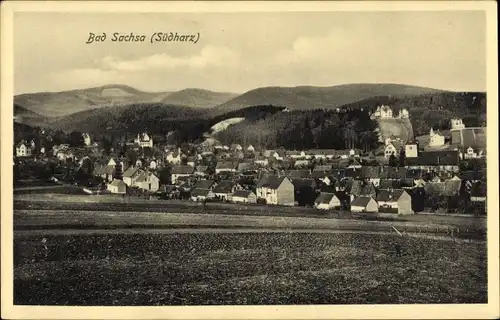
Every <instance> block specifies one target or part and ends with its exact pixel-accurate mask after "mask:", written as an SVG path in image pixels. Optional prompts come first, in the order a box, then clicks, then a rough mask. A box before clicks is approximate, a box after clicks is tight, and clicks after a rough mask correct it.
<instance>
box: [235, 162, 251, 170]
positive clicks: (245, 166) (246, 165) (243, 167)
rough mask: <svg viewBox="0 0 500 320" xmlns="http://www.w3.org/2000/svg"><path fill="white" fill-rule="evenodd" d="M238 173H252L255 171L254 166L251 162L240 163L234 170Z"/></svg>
mask: <svg viewBox="0 0 500 320" xmlns="http://www.w3.org/2000/svg"><path fill="white" fill-rule="evenodd" d="M236 170H237V171H238V172H245V171H253V170H256V165H255V163H253V162H241V163H239V164H238V168H237V169H236Z"/></svg>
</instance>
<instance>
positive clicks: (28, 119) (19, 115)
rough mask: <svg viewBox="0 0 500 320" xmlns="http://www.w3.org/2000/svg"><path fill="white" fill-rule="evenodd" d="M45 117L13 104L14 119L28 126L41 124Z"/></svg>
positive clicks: (43, 122)
mask: <svg viewBox="0 0 500 320" xmlns="http://www.w3.org/2000/svg"><path fill="white" fill-rule="evenodd" d="M46 120H47V118H46V117H44V116H42V115H39V114H38V113H36V112H33V111H31V110H28V109H26V108H23V107H21V106H19V105H17V104H14V121H15V122H17V123H23V124H26V125H30V126H43V125H44V124H45V122H46Z"/></svg>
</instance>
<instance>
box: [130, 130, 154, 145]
mask: <svg viewBox="0 0 500 320" xmlns="http://www.w3.org/2000/svg"><path fill="white" fill-rule="evenodd" d="M134 143H135V144H137V145H139V146H140V147H141V148H152V147H153V138H151V137H149V135H148V134H147V133H139V134H138V135H137V137H136V138H135V139H134Z"/></svg>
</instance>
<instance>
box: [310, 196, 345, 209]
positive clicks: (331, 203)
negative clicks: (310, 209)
mask: <svg viewBox="0 0 500 320" xmlns="http://www.w3.org/2000/svg"><path fill="white" fill-rule="evenodd" d="M314 207H315V208H316V209H322V210H329V209H336V208H340V207H341V203H340V200H339V198H337V196H336V195H335V194H334V193H330V192H321V193H320V194H319V196H318V197H317V198H316V200H315V201H314Z"/></svg>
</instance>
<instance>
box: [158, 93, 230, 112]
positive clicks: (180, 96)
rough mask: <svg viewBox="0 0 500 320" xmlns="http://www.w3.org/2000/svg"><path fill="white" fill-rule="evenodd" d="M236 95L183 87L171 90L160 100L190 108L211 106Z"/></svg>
mask: <svg viewBox="0 0 500 320" xmlns="http://www.w3.org/2000/svg"><path fill="white" fill-rule="evenodd" d="M236 96H238V95H237V94H235V93H228V92H213V91H209V90H203V89H184V90H181V91H177V92H173V93H171V94H169V95H168V96H166V97H165V98H164V99H162V100H161V102H162V103H165V104H171V105H180V106H189V107H192V108H212V107H214V106H217V105H220V104H222V103H225V102H227V101H229V100H231V99H233V98H235V97H236Z"/></svg>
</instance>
